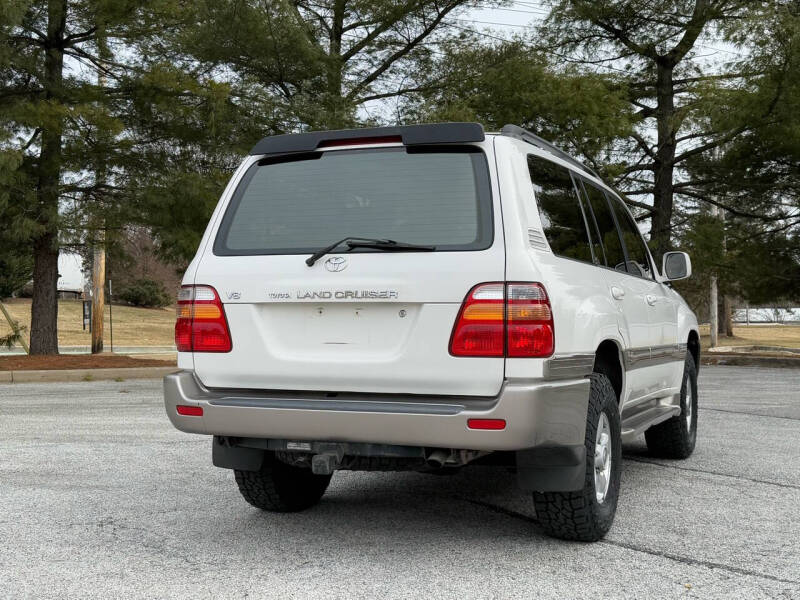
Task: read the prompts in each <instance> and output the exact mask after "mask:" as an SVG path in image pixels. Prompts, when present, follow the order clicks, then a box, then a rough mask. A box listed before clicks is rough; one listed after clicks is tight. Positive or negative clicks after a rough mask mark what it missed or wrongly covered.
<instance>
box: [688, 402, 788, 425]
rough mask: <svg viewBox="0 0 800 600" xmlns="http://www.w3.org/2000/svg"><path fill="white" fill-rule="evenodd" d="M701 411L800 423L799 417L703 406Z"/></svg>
mask: <svg viewBox="0 0 800 600" xmlns="http://www.w3.org/2000/svg"><path fill="white" fill-rule="evenodd" d="M700 410H713V411H714V412H724V413H731V414H734V415H747V416H750V417H765V418H767V419H784V420H786V421H800V418H798V417H783V416H780V415H765V414H762V413H754V412H744V411H740V410H728V409H727V408H708V407H705V406H701V407H700Z"/></svg>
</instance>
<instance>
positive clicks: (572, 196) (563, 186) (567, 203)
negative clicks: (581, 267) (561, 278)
mask: <svg viewBox="0 0 800 600" xmlns="http://www.w3.org/2000/svg"><path fill="white" fill-rule="evenodd" d="M528 170H529V171H530V175H531V181H532V183H533V190H534V193H535V194H536V204H537V205H538V207H539V215H540V217H541V219H542V227H543V228H544V234H545V236H546V237H547V241H548V242H550V248H551V249H552V250H553V252H554V253H555V254H558V255H559V256H565V257H567V258H574V259H577V260H582V261H585V262H588V263H591V262H593V261H592V250H591V248H590V246H589V237H588V233H587V231H586V222H585V221H584V218H583V211H582V209H581V205H580V201H579V199H578V196H577V194H576V193H575V186H573V184H572V178H571V177H570V174H569V170H567V169H565V168H563V167H560V166H558V165H557V164H555V163H552V162H550V161H549V160H544V159H542V158H538V157H536V156H531V155H529V156H528Z"/></svg>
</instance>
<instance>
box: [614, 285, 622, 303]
mask: <svg viewBox="0 0 800 600" xmlns="http://www.w3.org/2000/svg"><path fill="white" fill-rule="evenodd" d="M611 295H612V296H614V299H616V300H622V299H623V298H624V297H625V290H623V289H622V288H620V287H617V286H615V285H612V286H611Z"/></svg>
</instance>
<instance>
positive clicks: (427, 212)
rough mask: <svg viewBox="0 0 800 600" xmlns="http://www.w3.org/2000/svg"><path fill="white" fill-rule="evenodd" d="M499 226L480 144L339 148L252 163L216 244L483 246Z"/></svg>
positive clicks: (238, 249) (258, 247)
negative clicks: (365, 241) (355, 241)
mask: <svg viewBox="0 0 800 600" xmlns="http://www.w3.org/2000/svg"><path fill="white" fill-rule="evenodd" d="M492 235H493V228H492V205H491V194H490V187H489V172H488V167H487V162H486V157H485V155H484V154H483V152H481V151H480V150H479V149H478V148H470V147H463V148H453V147H450V148H446V149H441V148H439V149H435V148H433V149H432V148H426V149H416V148H375V149H368V150H337V151H328V152H318V153H313V154H305V155H301V156H293V157H291V158H286V157H284V158H277V159H276V158H271V159H263V160H261V161H259V162H258V163H257V164H255V165H253V166H252V167H250V169H248V171H247V172H246V173H245V175H244V177H243V178H242V181H241V183H239V186H238V188H237V189H236V192H235V193H234V196H233V198H232V200H231V202H230V205H229V206H228V209H227V211H226V213H225V216H224V217H223V219H222V223H221V225H220V229H219V233H218V234H217V238H216V240H215V242H214V253H215V254H218V255H223V256H225V255H252V254H300V253H306V252H314V251H316V250H319V249H320V248H322V247H325V246H328V245H330V244H331V243H333V242H335V241H336V240H339V239H342V238H345V237H363V238H380V239H391V240H395V241H397V242H404V243H409V244H422V245H430V246H435V247H436V250H437V251H457V250H482V249H485V248H488V247H489V246H491V244H492ZM364 251H366V252H370V251H373V250H369V249H365V250H364Z"/></svg>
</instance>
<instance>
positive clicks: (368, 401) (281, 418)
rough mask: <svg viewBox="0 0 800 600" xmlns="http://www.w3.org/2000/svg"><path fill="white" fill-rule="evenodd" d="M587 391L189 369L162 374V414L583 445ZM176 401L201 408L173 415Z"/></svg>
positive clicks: (244, 430) (387, 435)
mask: <svg viewBox="0 0 800 600" xmlns="http://www.w3.org/2000/svg"><path fill="white" fill-rule="evenodd" d="M588 399H589V380H588V379H575V380H567V381H546V380H531V381H524V382H523V381H506V382H505V383H504V385H503V387H502V389H501V391H500V393H499V394H498V395H497V396H495V397H493V398H472V397H452V398H451V397H442V396H436V397H431V398H425V397H420V396H394V395H392V396H386V395H369V394H337V395H336V396H335V397H331V396H330V395H329V394H324V393H318V392H307V393H304V392H282V391H254V390H228V389H226V390H220V389H208V388H205V387H204V386H203V385H202V383H200V381H198V379H197V378H196V377H195V375H194V373H193V372H192V371H180V372H178V373H173V374H171V375H167V376H166V377H165V378H164V403H165V406H166V410H167V415H168V416H169V419H170V421H172V424H173V425H174V426H175V427H176V428H178V429H180V430H181V431H186V432H190V433H205V434H209V435H220V436H234V437H248V438H266V439H282V440H298V441H304V440H305V441H331V442H369V443H376V444H396V445H404V446H426V447H440V448H458V449H470V450H521V449H526V448H535V447H542V448H558V447H564V446H569V447H572V448H574V447H576V446H580V447H582V446H583V444H584V435H585V428H586V410H587V403H588ZM179 404H181V405H190V406H199V407H202V409H203V416H201V417H195V416H183V415H179V414H178V413H177V410H176V407H177V405H179ZM476 418H477V419H505V421H506V428H505V429H504V430H501V431H486V430H473V429H468V428H467V420H468V419H476Z"/></svg>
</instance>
